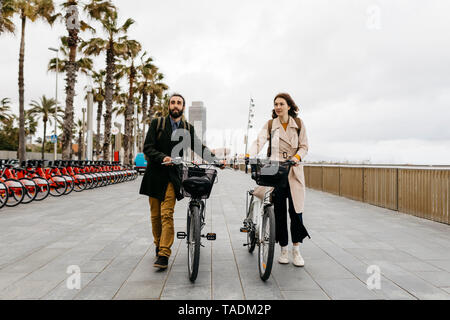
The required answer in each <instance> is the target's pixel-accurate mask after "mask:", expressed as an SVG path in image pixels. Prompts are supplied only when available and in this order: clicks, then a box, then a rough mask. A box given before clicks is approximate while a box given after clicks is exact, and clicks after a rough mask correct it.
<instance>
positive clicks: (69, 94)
mask: <svg viewBox="0 0 450 320" xmlns="http://www.w3.org/2000/svg"><path fill="white" fill-rule="evenodd" d="M68 42H69V48H70V52H69V61H68V62H67V78H66V84H67V85H66V110H65V114H64V129H63V137H62V143H63V150H62V158H63V160H70V156H71V149H72V130H73V124H74V122H73V115H74V110H73V100H74V97H75V84H76V82H77V63H76V57H77V43H78V30H77V29H70V30H69V41H68Z"/></svg>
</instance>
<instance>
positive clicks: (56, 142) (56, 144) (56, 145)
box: [48, 48, 59, 160]
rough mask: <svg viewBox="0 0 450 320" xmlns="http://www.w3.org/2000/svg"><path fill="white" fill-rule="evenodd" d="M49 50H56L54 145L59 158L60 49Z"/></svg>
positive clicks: (51, 49) (52, 49)
mask: <svg viewBox="0 0 450 320" xmlns="http://www.w3.org/2000/svg"><path fill="white" fill-rule="evenodd" d="M48 50H50V51H53V52H56V89H55V103H56V104H55V137H56V141H55V143H54V144H55V146H54V153H55V160H57V157H58V135H57V134H56V130H57V129H58V126H57V122H58V120H57V119H58V73H59V50H58V49H55V48H48Z"/></svg>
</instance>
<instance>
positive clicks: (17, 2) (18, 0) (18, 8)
mask: <svg viewBox="0 0 450 320" xmlns="http://www.w3.org/2000/svg"><path fill="white" fill-rule="evenodd" d="M8 3H9V8H10V9H9V10H11V8H14V13H16V14H18V15H19V16H20V20H21V37H20V52H19V150H18V156H19V160H20V161H23V160H25V157H26V147H25V143H26V142H25V81H24V61H25V27H26V22H27V20H30V21H32V22H34V21H36V20H37V19H42V20H44V21H47V22H48V23H49V24H50V25H53V22H54V21H55V20H56V17H57V15H53V13H54V11H55V6H54V4H53V0H12V1H9V2H8ZM10 16H12V13H11V12H10V13H9V17H10ZM8 29H11V25H9V28H8ZM12 29H14V28H12Z"/></svg>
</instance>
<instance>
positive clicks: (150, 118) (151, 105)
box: [148, 93, 156, 123]
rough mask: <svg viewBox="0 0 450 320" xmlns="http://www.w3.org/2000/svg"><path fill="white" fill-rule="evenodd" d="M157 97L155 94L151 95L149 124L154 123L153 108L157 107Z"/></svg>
mask: <svg viewBox="0 0 450 320" xmlns="http://www.w3.org/2000/svg"><path fill="white" fill-rule="evenodd" d="M155 100H156V95H155V94H154V93H150V108H149V109H148V122H149V123H150V122H152V120H153V108H154V106H155Z"/></svg>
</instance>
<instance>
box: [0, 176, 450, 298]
mask: <svg viewBox="0 0 450 320" xmlns="http://www.w3.org/2000/svg"><path fill="white" fill-rule="evenodd" d="M140 181H141V178H139V179H138V180H136V181H134V182H128V183H124V184H120V185H115V186H109V187H106V188H102V189H97V190H92V191H87V192H83V193H79V194H77V193H73V194H71V195H69V196H67V197H65V198H61V199H54V198H52V199H47V200H46V201H44V202H42V203H33V204H31V205H28V206H27V205H22V206H19V207H16V208H6V209H5V208H4V209H1V210H0V299H450V226H448V225H444V224H439V223H435V222H432V221H428V220H422V219H419V218H416V217H413V216H409V215H406V214H401V213H397V212H394V211H389V210H386V209H383V208H378V207H374V206H371V205H368V204H365V203H360V202H355V201H352V200H348V199H345V198H340V197H337V196H334V195H330V194H326V193H322V192H318V191H314V190H308V191H307V199H306V208H305V213H304V222H305V225H306V227H307V228H308V231H309V233H310V235H311V237H312V239H311V240H309V239H306V240H305V243H304V244H303V245H302V246H301V252H302V255H303V257H304V259H305V262H306V265H305V267H304V268H296V267H295V266H293V265H292V264H289V265H279V264H278V263H276V262H275V265H274V270H273V273H272V276H271V278H270V279H269V280H268V281H267V282H262V281H261V280H260V279H259V275H258V266H257V257H256V254H253V255H251V254H249V253H248V251H247V249H246V247H243V246H242V244H243V243H244V241H245V239H246V235H245V234H241V233H240V232H239V227H240V226H241V223H242V220H243V216H244V212H245V191H246V190H247V189H248V188H250V187H251V186H253V185H254V184H253V181H252V180H251V179H250V178H249V176H246V175H245V174H244V173H242V172H233V171H231V170H227V171H223V172H220V174H219V183H218V184H216V185H215V187H214V190H213V194H212V196H211V198H210V199H209V200H208V203H207V226H206V231H208V232H215V233H217V240H216V241H215V242H207V241H206V240H205V241H204V246H205V247H204V248H202V251H201V262H200V272H199V275H198V279H197V281H196V283H195V284H192V283H191V282H190V281H189V279H188V275H187V265H186V263H187V257H186V253H187V249H186V245H185V242H184V241H181V240H177V239H175V243H174V246H173V256H172V257H171V259H170V261H169V269H168V270H167V271H164V272H160V271H156V269H154V268H153V266H152V264H153V262H154V259H155V257H154V255H155V250H154V245H153V243H152V237H151V227H150V219H149V209H148V200H147V199H148V198H146V197H142V196H140V195H139V194H138V189H139V185H140ZM186 204H187V200H183V201H181V202H179V203H178V204H177V206H176V212H175V229H176V231H184V226H185V223H186V222H185V220H186V218H185V217H186ZM278 253H279V248H278V247H277V251H276V253H275V254H276V257H277V256H278ZM72 265H76V266H79V268H80V271H81V289H79V290H77V289H73V290H70V289H68V288H67V283H66V282H67V281H66V280H67V278H68V277H69V274H68V273H67V268H68V267H69V266H72ZM371 265H376V266H378V267H379V268H380V270H381V273H382V276H381V288H380V289H379V290H378V289H374V290H369V289H368V288H367V285H366V281H367V279H368V277H369V276H370V275H369V274H367V268H368V267H369V266H371Z"/></svg>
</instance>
